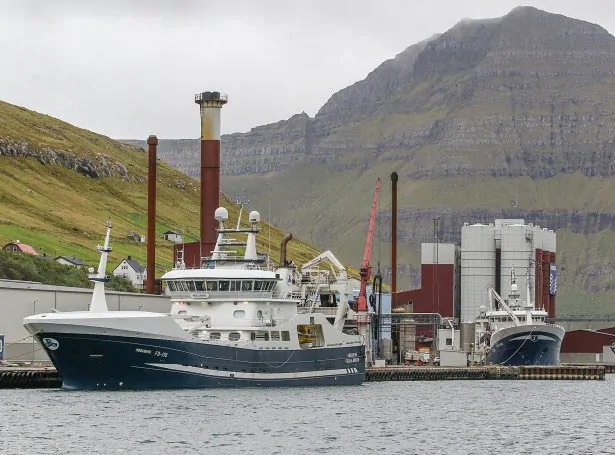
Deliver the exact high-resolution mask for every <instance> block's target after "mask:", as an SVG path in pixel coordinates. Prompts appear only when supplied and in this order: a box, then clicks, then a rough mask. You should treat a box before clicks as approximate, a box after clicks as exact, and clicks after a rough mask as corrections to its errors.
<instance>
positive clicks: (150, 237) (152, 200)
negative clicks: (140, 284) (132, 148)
mask: <svg viewBox="0 0 615 455" xmlns="http://www.w3.org/2000/svg"><path fill="white" fill-rule="evenodd" d="M147 145H148V146H149V150H148V155H147V156H148V161H147V266H146V267H147V278H146V281H145V290H146V292H147V293H148V294H154V293H155V292H156V289H155V288H156V286H155V280H156V268H155V264H156V146H157V145H158V138H157V137H156V136H150V137H148V138H147ZM128 258H130V256H128Z"/></svg>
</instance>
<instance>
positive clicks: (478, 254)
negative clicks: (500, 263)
mask: <svg viewBox="0 0 615 455" xmlns="http://www.w3.org/2000/svg"><path fill="white" fill-rule="evenodd" d="M489 287H495V231H494V227H493V226H487V225H485V224H473V225H468V224H467V223H466V224H464V225H463V226H462V228H461V321H470V322H471V321H474V320H475V319H476V317H477V316H478V313H479V310H480V307H481V305H484V306H488V304H489V298H488V293H487V289H488V288H489Z"/></svg>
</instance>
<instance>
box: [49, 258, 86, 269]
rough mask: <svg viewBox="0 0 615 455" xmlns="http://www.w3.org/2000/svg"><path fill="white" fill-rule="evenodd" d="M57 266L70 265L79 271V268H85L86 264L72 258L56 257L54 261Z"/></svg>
mask: <svg viewBox="0 0 615 455" xmlns="http://www.w3.org/2000/svg"><path fill="white" fill-rule="evenodd" d="M54 261H56V262H57V263H58V264H62V265H72V266H73V267H77V268H78V269H80V268H81V267H85V266H87V264H86V263H85V262H83V261H81V260H79V259H77V258H76V257H73V256H58V257H57V258H55V259H54Z"/></svg>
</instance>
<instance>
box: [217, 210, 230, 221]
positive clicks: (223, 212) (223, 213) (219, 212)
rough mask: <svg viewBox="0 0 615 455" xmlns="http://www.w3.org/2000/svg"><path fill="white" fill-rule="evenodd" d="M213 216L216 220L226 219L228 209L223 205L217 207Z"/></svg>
mask: <svg viewBox="0 0 615 455" xmlns="http://www.w3.org/2000/svg"><path fill="white" fill-rule="evenodd" d="M214 218H215V219H216V221H226V220H228V210H226V209H225V208H224V207H218V208H217V209H216V211H215V212H214Z"/></svg>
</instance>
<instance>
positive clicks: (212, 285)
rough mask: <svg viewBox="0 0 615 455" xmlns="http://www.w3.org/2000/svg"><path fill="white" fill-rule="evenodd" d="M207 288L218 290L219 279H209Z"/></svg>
mask: <svg viewBox="0 0 615 455" xmlns="http://www.w3.org/2000/svg"><path fill="white" fill-rule="evenodd" d="M207 290H208V291H217V290H218V282H217V281H207Z"/></svg>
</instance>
